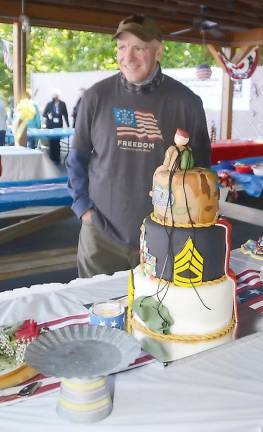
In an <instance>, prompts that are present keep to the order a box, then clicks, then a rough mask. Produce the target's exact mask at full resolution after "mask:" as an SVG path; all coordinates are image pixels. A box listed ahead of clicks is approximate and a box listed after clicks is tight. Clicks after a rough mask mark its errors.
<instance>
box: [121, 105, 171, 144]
mask: <svg viewBox="0 0 263 432" xmlns="http://www.w3.org/2000/svg"><path fill="white" fill-rule="evenodd" d="M113 114H114V119H115V124H116V126H117V137H118V138H124V137H126V138H131V137H136V138H137V139H140V140H142V139H148V140H151V141H160V140H162V139H163V137H162V134H161V131H160V129H159V127H158V122H157V120H156V118H155V117H154V115H153V114H152V113H149V112H143V111H135V110H133V109H132V108H113Z"/></svg>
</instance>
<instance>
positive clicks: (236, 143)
mask: <svg viewBox="0 0 263 432" xmlns="http://www.w3.org/2000/svg"><path fill="white" fill-rule="evenodd" d="M253 156H263V139H259V140H238V139H234V140H218V141H216V142H215V143H214V144H212V164H216V163H217V162H219V161H223V160H234V159H241V158H246V157H253Z"/></svg>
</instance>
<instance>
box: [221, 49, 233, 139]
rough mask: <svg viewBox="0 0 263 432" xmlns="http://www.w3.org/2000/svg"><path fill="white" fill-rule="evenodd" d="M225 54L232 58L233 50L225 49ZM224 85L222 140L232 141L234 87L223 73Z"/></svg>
mask: <svg viewBox="0 0 263 432" xmlns="http://www.w3.org/2000/svg"><path fill="white" fill-rule="evenodd" d="M224 53H225V55H226V57H227V58H231V54H232V48H224ZM222 84H223V89H222V111H221V127H220V131H221V139H230V138H231V136H232V117H233V90H234V85H233V81H232V80H231V79H230V76H229V75H228V74H227V73H226V72H224V73H223V83H222Z"/></svg>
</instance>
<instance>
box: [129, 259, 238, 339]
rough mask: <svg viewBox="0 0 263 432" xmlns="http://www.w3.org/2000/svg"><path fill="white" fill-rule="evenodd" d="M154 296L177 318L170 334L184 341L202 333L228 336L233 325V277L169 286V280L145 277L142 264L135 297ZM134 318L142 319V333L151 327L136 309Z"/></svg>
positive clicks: (136, 277) (173, 319)
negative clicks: (188, 286) (183, 285)
mask: <svg viewBox="0 0 263 432" xmlns="http://www.w3.org/2000/svg"><path fill="white" fill-rule="evenodd" d="M150 297H151V298H152V299H154V300H156V302H157V303H158V302H160V301H161V304H162V305H163V306H165V307H166V308H167V310H168V312H169V315H170V317H171V318H172V321H173V322H172V323H171V325H170V329H169V334H170V335H175V336H176V335H179V337H180V336H181V337H182V341H183V340H184V339H183V337H184V336H186V341H187V340H188V341H189V340H191V337H193V340H194V339H195V338H196V341H198V340H201V339H202V337H203V340H206V339H214V338H217V337H221V336H224V335H225V334H227V333H228V332H230V330H231V328H233V325H231V322H232V323H233V319H234V303H235V302H234V299H235V282H234V280H232V279H231V278H229V277H226V278H225V279H224V280H223V281H220V282H215V283H213V282H211V283H208V284H204V285H200V286H198V287H195V288H185V287H179V286H175V285H174V284H172V283H170V284H169V286H168V285H167V283H166V282H165V281H162V280H159V279H157V278H155V279H154V278H147V277H145V275H144V274H143V273H142V272H141V269H140V267H139V266H138V267H137V268H136V269H135V270H134V301H135V300H136V299H138V298H140V299H141V300H142V304H143V299H144V298H150ZM132 318H133V320H135V322H137V323H139V326H141V330H142V333H143V328H145V329H146V330H147V324H146V323H145V322H144V321H143V320H142V319H141V318H140V317H139V316H138V315H137V314H136V313H135V312H134V311H132ZM134 328H135V326H134ZM137 330H138V328H137ZM140 333H141V331H140ZM207 335H208V337H207V338H206V336H207ZM161 336H163V335H161ZM165 336H166V335H165ZM168 336H169V335H168ZM188 336H189V338H187V337H188ZM199 337H200V339H199ZM157 339H158V335H157Z"/></svg>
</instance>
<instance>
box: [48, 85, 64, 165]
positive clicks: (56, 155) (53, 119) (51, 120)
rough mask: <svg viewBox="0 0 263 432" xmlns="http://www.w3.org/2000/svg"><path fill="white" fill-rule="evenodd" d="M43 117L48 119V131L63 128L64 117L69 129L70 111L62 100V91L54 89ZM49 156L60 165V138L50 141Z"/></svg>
mask: <svg viewBox="0 0 263 432" xmlns="http://www.w3.org/2000/svg"><path fill="white" fill-rule="evenodd" d="M43 117H44V118H45V119H46V127H47V129H54V128H62V127H63V117H64V120H65V122H66V125H67V127H69V121H68V111H67V107H66V104H65V102H63V101H62V100H60V91H59V90H58V89H54V90H53V92H52V100H51V101H50V102H48V103H47V105H46V107H45V109H44V112H43ZM49 156H50V159H51V160H53V162H55V163H56V164H59V163H60V138H52V139H50V141H49Z"/></svg>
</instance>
